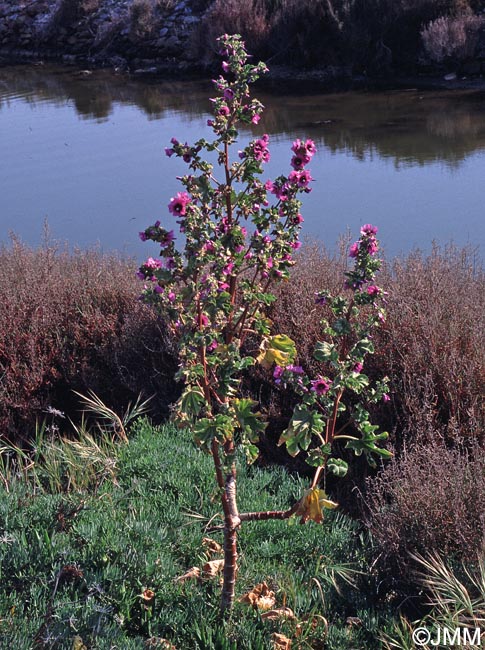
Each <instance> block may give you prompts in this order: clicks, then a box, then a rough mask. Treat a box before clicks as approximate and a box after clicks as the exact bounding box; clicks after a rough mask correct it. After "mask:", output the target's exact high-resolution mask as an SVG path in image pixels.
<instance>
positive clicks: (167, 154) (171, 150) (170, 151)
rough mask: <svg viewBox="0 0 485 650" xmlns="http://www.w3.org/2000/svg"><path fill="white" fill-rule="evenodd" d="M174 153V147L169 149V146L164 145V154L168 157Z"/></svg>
mask: <svg viewBox="0 0 485 650" xmlns="http://www.w3.org/2000/svg"><path fill="white" fill-rule="evenodd" d="M174 153H175V149H171V148H170V147H165V155H166V156H168V157H169V158H170V157H171V156H173V154H174Z"/></svg>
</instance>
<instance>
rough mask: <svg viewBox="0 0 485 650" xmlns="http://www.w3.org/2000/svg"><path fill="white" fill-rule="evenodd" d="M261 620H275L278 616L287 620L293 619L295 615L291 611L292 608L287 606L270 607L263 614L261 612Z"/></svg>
mask: <svg viewBox="0 0 485 650" xmlns="http://www.w3.org/2000/svg"><path fill="white" fill-rule="evenodd" d="M261 618H262V619H263V621H277V620H279V619H280V618H284V619H287V620H289V621H294V620H295V618H296V616H295V615H294V613H293V610H292V609H290V608H289V607H278V608H277V609H270V610H269V611H267V612H264V614H261Z"/></svg>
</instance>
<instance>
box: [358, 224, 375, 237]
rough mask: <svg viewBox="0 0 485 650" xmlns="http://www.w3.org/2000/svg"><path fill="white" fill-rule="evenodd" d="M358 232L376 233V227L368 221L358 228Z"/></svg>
mask: <svg viewBox="0 0 485 650" xmlns="http://www.w3.org/2000/svg"><path fill="white" fill-rule="evenodd" d="M360 234H361V235H377V227H376V226H372V225H371V224H370V223H366V224H365V225H364V226H362V228H361V229H360Z"/></svg>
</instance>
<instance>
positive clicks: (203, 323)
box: [199, 314, 209, 327]
mask: <svg viewBox="0 0 485 650" xmlns="http://www.w3.org/2000/svg"><path fill="white" fill-rule="evenodd" d="M208 324H209V319H208V318H207V316H206V315H205V314H201V315H200V316H199V325H201V326H202V327H206V326H207V325H208Z"/></svg>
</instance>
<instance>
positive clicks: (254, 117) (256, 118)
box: [251, 115, 261, 124]
mask: <svg viewBox="0 0 485 650" xmlns="http://www.w3.org/2000/svg"><path fill="white" fill-rule="evenodd" d="M260 119H261V117H260V116H259V115H253V116H252V118H251V122H252V123H253V124H257V123H258V122H259V120H260Z"/></svg>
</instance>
